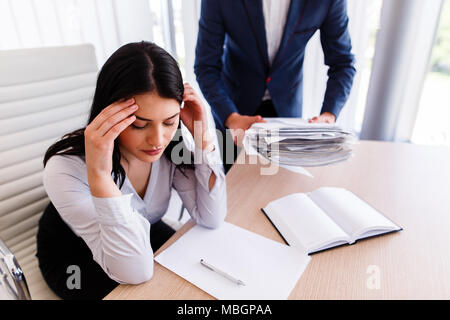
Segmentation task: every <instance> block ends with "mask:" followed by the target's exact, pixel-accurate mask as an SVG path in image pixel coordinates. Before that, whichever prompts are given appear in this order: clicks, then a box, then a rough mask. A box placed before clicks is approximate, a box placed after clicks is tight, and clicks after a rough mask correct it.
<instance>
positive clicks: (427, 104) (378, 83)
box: [0, 0, 450, 252]
mask: <svg viewBox="0 0 450 320" xmlns="http://www.w3.org/2000/svg"><path fill="white" fill-rule="evenodd" d="M292 1H295V0H292ZM200 4H201V0H133V1H129V0H0V53H1V52H6V51H8V50H11V49H26V48H40V47H55V46H70V45H76V44H85V43H89V44H92V45H93V46H94V48H95V55H96V59H97V66H98V68H100V67H101V66H102V65H103V63H104V62H105V60H106V59H107V58H108V57H109V56H110V55H111V54H112V53H113V52H114V51H115V50H116V49H117V48H119V47H120V46H121V45H123V44H125V43H128V42H133V41H140V40H150V41H154V42H156V43H157V44H158V45H160V46H162V47H164V48H165V49H166V50H167V51H169V52H170V53H172V55H173V56H174V57H175V58H176V59H177V61H178V62H179V64H180V67H181V69H182V72H183V75H184V78H185V81H188V82H190V83H191V84H192V85H193V86H194V87H197V88H198V86H197V85H196V83H195V76H194V73H193V64H194V51H195V44H196V37H197V30H198V18H199V14H200ZM348 15H349V19H350V20H349V21H350V24H349V29H350V34H351V37H352V44H353V53H354V54H355V58H356V69H357V74H356V77H355V81H354V86H353V89H352V92H351V95H350V98H349V100H348V102H347V104H346V106H345V107H344V109H343V111H342V112H341V115H340V117H339V119H338V124H339V125H341V126H342V127H344V128H345V129H347V130H351V131H353V132H354V133H355V134H357V135H358V136H360V137H361V138H362V139H369V140H386V141H396V142H407V143H413V144H422V145H423V144H425V145H442V146H450V126H449V125H448V123H447V119H448V118H450V109H449V108H448V101H450V90H449V89H450V0H348ZM67 63H68V64H70V63H71V61H70V59H68V61H67ZM326 72H327V67H326V66H325V65H324V64H323V53H322V49H321V46H320V41H319V33H318V32H317V33H316V34H315V35H314V37H313V39H312V41H310V43H309V44H308V47H307V52H306V57H305V65H304V114H305V116H306V117H311V116H314V115H316V114H317V113H318V112H319V110H320V107H321V103H322V99H323V95H324V92H325V86H326V79H327V76H326ZM94 75H95V74H94V73H93V76H94ZM2 77H3V78H8V75H5V74H3V75H2ZM3 89H4V90H7V88H3ZM3 92H6V91H3ZM19 98H21V97H18V99H19ZM19 100H20V99H19ZM85 107H86V108H88V107H89V103H88V102H86V106H85ZM78 127H79V125H78V124H77V126H76V127H73V128H64V132H68V131H71V130H74V129H77V128H78ZM4 131H5V132H4V133H5V136H4V137H3V138H4V139H3V140H2V141H6V140H5V139H6V138H8V136H7V134H8V133H7V132H6V131H7V128H4ZM2 147H4V146H2ZM38 160H39V159H38ZM41 163H42V162H41V161H40V160H39V169H41V167H40V166H41ZM2 170H3V172H9V171H7V170H9V167H6V168H2ZM8 179H9V178H7V177H5V178H4V180H5V181H6V182H5V183H4V184H2V185H0V187H1V188H3V189H2V190H6V189H8V188H10V184H9V180H8ZM11 190H12V189H11ZM5 197H7V196H5ZM9 200H11V199H9ZM9 200H8V199H6V200H5V201H9ZM13 200H14V199H13ZM2 201H3V200H2ZM39 201H41V202H42V203H41V204H42V205H43V204H44V202H43V201H46V200H45V199H44V200H42V199H41V200H39ZM3 203H6V202H3ZM180 206H181V200H180V199H179V197H178V196H177V195H176V193H174V196H173V201H172V202H171V205H170V207H169V210H168V218H172V219H173V221H174V223H178V226H180V225H181V224H182V223H184V222H185V221H186V220H187V219H188V215H187V214H184V215H183V217H182V219H181V220H180V221H177V220H178V217H179V214H180ZM5 210H6V209H5ZM33 210H34V211H36V212H37V211H39V210H38V209H36V210H35V209H33ZM34 211H33V214H34ZM5 212H7V211H5ZM8 212H9V211H8ZM30 212H31V211H30ZM5 216H6V214H5ZM174 226H175V227H177V225H174ZM0 231H2V230H0ZM31 231H32V230H31ZM30 234H31V233H30ZM30 239H31V237H30ZM27 250H28V249H27ZM27 252H28V251H27ZM30 252H31V251H30Z"/></svg>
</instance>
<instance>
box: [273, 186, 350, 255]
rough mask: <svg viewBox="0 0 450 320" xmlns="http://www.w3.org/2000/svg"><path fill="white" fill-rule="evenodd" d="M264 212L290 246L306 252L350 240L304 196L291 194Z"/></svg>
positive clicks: (275, 202) (274, 202) (276, 201)
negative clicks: (266, 212) (331, 243)
mask: <svg viewBox="0 0 450 320" xmlns="http://www.w3.org/2000/svg"><path fill="white" fill-rule="evenodd" d="M266 209H267V210H266ZM265 210H266V211H269V212H270V215H269V217H270V218H271V220H272V221H273V222H274V224H275V225H276V226H277V228H278V229H279V231H280V233H281V234H282V235H283V237H285V239H286V241H287V242H288V243H289V244H290V245H291V246H295V247H299V248H305V249H306V250H307V251H308V252H311V251H315V250H317V249H319V248H320V247H322V246H324V245H325V244H327V243H330V242H335V241H339V240H346V241H347V240H348V238H349V237H348V235H347V234H346V233H345V232H344V231H343V230H342V229H341V228H339V226H338V225H336V223H334V222H333V221H332V220H331V219H330V218H329V217H328V216H327V215H326V214H325V213H324V212H323V211H322V210H321V209H320V208H319V207H318V206H317V205H316V204H315V203H314V202H313V201H312V200H311V199H310V198H309V197H308V196H307V195H306V194H303V193H294V194H291V195H288V196H286V197H283V198H280V199H278V200H275V201H272V202H270V203H269V205H267V207H266V208H265ZM272 217H273V218H272Z"/></svg>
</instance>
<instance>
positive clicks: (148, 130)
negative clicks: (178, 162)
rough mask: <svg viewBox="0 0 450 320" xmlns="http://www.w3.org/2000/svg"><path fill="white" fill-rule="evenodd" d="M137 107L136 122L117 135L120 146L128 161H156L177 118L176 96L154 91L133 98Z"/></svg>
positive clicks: (172, 131)
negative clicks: (171, 96) (172, 96)
mask: <svg viewBox="0 0 450 320" xmlns="http://www.w3.org/2000/svg"><path fill="white" fill-rule="evenodd" d="M133 98H134V99H135V100H136V104H137V105H138V106H139V109H138V110H137V111H136V112H135V113H134V115H135V116H136V121H134V122H133V123H132V124H131V125H130V126H129V127H128V128H126V129H125V130H124V131H122V133H121V134H120V135H119V138H118V139H119V140H118V142H119V147H120V151H121V153H122V155H123V156H124V158H125V159H127V160H128V161H130V160H132V158H135V159H138V160H140V161H143V162H146V163H150V162H154V161H156V160H158V159H159V158H160V157H161V155H162V154H163V152H164V150H165V149H166V147H167V145H168V144H169V143H170V141H171V140H172V139H173V137H174V135H175V133H176V131H177V128H178V122H179V121H180V116H179V115H180V105H179V104H178V101H176V100H175V99H167V98H162V97H161V96H159V95H158V94H157V93H156V92H149V93H144V94H140V95H136V96H134V97H133Z"/></svg>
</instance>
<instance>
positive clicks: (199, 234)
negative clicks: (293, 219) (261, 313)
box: [155, 222, 311, 300]
mask: <svg viewBox="0 0 450 320" xmlns="http://www.w3.org/2000/svg"><path fill="white" fill-rule="evenodd" d="M200 259H204V260H205V261H206V262H208V263H209V264H211V265H213V266H215V267H217V268H218V269H221V270H222V271H225V272H227V273H228V274H230V275H231V276H233V277H234V278H237V279H239V280H242V281H243V282H244V283H245V286H241V285H238V284H236V283H234V282H232V281H230V280H229V279H227V278H225V277H223V276H221V275H220V274H218V273H216V272H213V271H211V270H209V269H207V268H205V267H204V266H202V265H201V264H200ZM310 259H311V258H310V257H309V256H308V255H307V254H306V253H302V252H300V251H299V250H298V249H294V248H292V247H290V246H287V245H284V244H281V243H279V242H276V241H273V240H270V239H267V238H265V237H262V236H260V235H258V234H256V233H253V232H250V231H248V230H245V229H242V228H240V227H237V226H235V225H233V224H230V223H227V222H224V223H222V225H221V226H220V227H219V228H218V229H207V228H204V227H201V226H198V225H197V226H195V227H193V228H192V229H191V230H189V231H188V232H186V233H185V234H184V235H183V236H181V237H180V238H179V239H178V240H177V241H176V242H175V243H173V244H172V245H171V246H170V247H169V248H167V249H166V250H164V251H163V252H162V253H160V254H159V255H158V256H157V257H155V261H157V262H158V263H160V264H161V265H162V266H164V267H166V268H167V269H169V270H171V271H172V272H174V273H176V274H178V275H179V276H181V277H182V278H184V279H186V280H187V281H189V282H191V283H192V284H194V285H195V286H197V287H198V288H200V289H202V290H204V291H205V292H207V293H209V294H210V295H212V296H213V297H215V298H217V299H223V300H234V299H236V300H241V299H255V300H256V299H257V300H265V299H274V300H283V299H287V298H288V297H289V294H290V293H291V291H292V290H293V289H294V287H295V285H296V284H297V282H298V280H299V279H300V277H301V275H302V274H303V272H304V270H305V269H306V267H307V265H308V263H309V261H310Z"/></svg>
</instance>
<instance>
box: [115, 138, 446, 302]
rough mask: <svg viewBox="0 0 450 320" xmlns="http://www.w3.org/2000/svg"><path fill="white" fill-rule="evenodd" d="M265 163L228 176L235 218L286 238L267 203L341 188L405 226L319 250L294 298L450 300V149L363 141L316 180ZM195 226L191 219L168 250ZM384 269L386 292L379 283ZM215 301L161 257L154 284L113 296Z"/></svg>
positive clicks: (254, 228) (274, 236) (273, 236)
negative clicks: (267, 170)
mask: <svg viewBox="0 0 450 320" xmlns="http://www.w3.org/2000/svg"><path fill="white" fill-rule="evenodd" d="M243 156H244V155H243V154H240V158H241V159H242V157H243ZM260 168H261V167H260V165H250V164H241V165H235V166H233V168H232V170H231V171H230V172H229V174H228V175H227V184H228V185H227V192H228V216H227V219H226V220H227V221H228V222H230V223H233V224H235V225H238V226H240V227H243V228H246V229H248V230H250V231H252V232H255V233H258V234H261V235H263V236H265V237H267V238H270V239H273V240H276V241H279V242H282V239H281V237H280V236H279V235H278V233H277V232H276V230H275V229H274V228H273V227H272V225H271V224H270V222H269V221H268V220H267V218H266V217H265V216H264V215H263V214H262V213H261V211H260V208H262V207H264V206H265V205H266V204H267V203H268V202H269V201H272V200H275V199H277V198H279V197H282V196H285V195H288V194H290V193H293V192H308V191H312V190H314V189H316V188H319V187H322V186H336V187H343V188H347V189H349V190H351V191H353V192H354V193H355V194H357V195H358V196H360V197H361V198H363V199H364V200H366V201H367V202H369V203H370V204H372V205H373V206H374V207H375V208H377V209H378V210H380V211H381V212H383V213H384V214H385V215H386V216H388V217H389V218H391V219H392V220H393V221H395V222H396V223H398V224H399V225H400V226H402V227H403V228H404V230H403V231H401V232H397V233H394V234H389V235H385V236H382V237H378V238H373V239H368V240H363V241H360V242H357V243H356V244H355V245H352V246H344V247H340V248H336V249H333V250H329V251H325V252H322V253H318V254H316V255H313V256H312V260H311V262H310V264H309V266H308V267H307V269H306V271H305V272H304V274H303V275H302V277H301V278H300V280H299V282H298V283H297V285H296V287H295V289H294V290H293V291H292V293H291V295H290V297H289V298H290V299H450V148H444V147H427V146H416V145H410V144H399V143H387V142H373V141H363V142H360V143H359V144H358V145H357V146H356V147H355V156H354V157H353V158H352V159H350V160H349V161H347V162H344V163H340V164H336V165H332V166H326V167H318V168H308V170H309V171H310V172H311V173H312V174H313V175H314V179H312V178H309V177H306V176H303V175H299V174H294V173H291V172H289V171H286V170H284V169H280V170H279V172H278V173H277V174H276V175H272V176H262V175H260ZM192 226H193V223H192V222H188V223H187V224H186V225H185V226H183V227H182V228H181V229H180V230H179V231H178V232H177V233H176V234H175V235H174V236H173V237H172V238H171V239H170V240H169V241H168V242H167V243H166V244H165V246H163V247H162V248H161V250H163V249H164V248H166V247H167V246H169V245H170V244H171V243H173V242H174V241H175V240H176V239H178V238H179V237H180V236H181V235H182V234H184V233H185V232H186V231H187V230H189V229H190V228H191V227H192ZM161 250H159V251H158V252H157V253H156V254H158V253H159V252H160V251H161ZM377 274H378V275H379V289H376V287H377V284H378V283H377V282H376V281H372V280H374V279H375V278H374V277H376V275H377ZM368 282H369V285H368ZM211 298H213V297H211V296H210V295H208V294H207V293H205V292H203V291H202V290H200V289H198V288H197V287H195V286H194V285H192V284H190V283H189V282H187V281H186V280H184V279H183V278H181V277H179V276H178V275H176V274H174V273H172V272H171V271H169V270H167V269H165V268H164V267H162V266H161V265H159V264H158V263H156V262H155V268H154V275H153V278H152V279H151V280H150V281H148V282H146V283H144V284H141V285H138V286H132V285H121V286H119V287H117V288H116V289H115V290H113V291H112V292H111V293H110V294H109V295H108V296H107V297H106V299H211Z"/></svg>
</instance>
